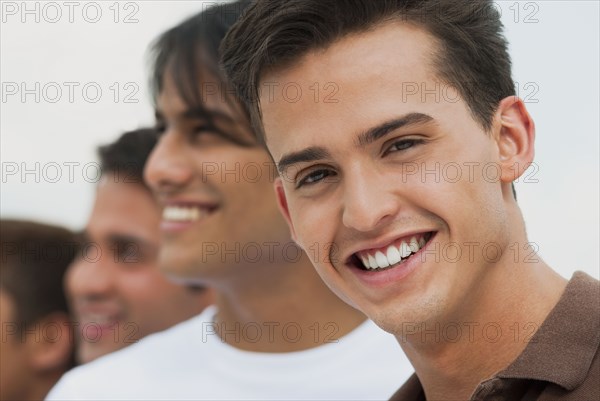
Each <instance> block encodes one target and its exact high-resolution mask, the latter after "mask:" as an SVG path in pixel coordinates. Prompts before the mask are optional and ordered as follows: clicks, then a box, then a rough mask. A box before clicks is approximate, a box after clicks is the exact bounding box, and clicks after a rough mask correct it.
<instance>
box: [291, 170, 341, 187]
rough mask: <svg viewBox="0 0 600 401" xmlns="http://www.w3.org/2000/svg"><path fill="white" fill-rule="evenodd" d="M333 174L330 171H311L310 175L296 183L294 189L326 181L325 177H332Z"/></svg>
mask: <svg viewBox="0 0 600 401" xmlns="http://www.w3.org/2000/svg"><path fill="white" fill-rule="evenodd" d="M334 175H335V173H334V172H333V171H331V170H326V169H320V170H315V171H312V172H311V173H309V174H307V175H306V176H304V177H303V178H302V179H301V180H300V181H298V183H297V184H296V188H300V187H302V186H304V185H312V184H316V183H318V182H319V181H322V180H324V179H326V178H327V177H332V176H334Z"/></svg>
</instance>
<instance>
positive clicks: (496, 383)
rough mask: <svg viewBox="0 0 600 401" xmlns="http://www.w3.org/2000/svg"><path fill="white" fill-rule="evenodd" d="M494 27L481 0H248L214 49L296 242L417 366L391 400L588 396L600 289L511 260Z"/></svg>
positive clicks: (525, 129) (515, 106)
mask: <svg viewBox="0 0 600 401" xmlns="http://www.w3.org/2000/svg"><path fill="white" fill-rule="evenodd" d="M502 29H503V27H502V23H501V22H500V18H499V15H498V12H497V10H496V9H495V8H494V6H493V3H492V2H491V1H485V0H457V1H434V0H419V1H414V0H395V1H394V0H378V1H372V0H336V1H322V0H287V1H281V0H278V1H272V0H258V1H256V3H255V4H254V5H253V6H252V7H251V8H250V9H249V10H248V11H247V12H246V13H245V15H244V16H243V18H241V20H239V21H238V23H236V24H235V25H234V27H233V28H232V29H231V30H230V32H229V33H228V36H227V37H226V39H225V41H224V42H223V44H222V49H223V66H224V68H225V70H226V73H227V74H228V76H229V77H230V79H231V81H232V82H233V84H234V86H235V88H236V90H237V93H238V95H239V96H240V98H241V99H242V100H243V101H244V102H245V105H246V107H247V109H248V113H249V115H250V117H251V119H252V121H253V124H254V126H255V132H257V133H258V134H259V135H260V136H261V137H262V138H261V139H262V140H263V141H264V142H265V144H266V146H267V147H268V149H269V151H270V153H271V156H272V157H273V159H274V161H275V162H276V164H277V167H278V170H279V173H280V178H279V179H278V180H276V182H275V189H276V193H277V197H278V201H279V204H280V208H281V210H282V212H283V214H284V216H285V217H286V219H287V221H288V224H289V226H290V229H291V232H292V235H293V237H294V240H295V241H296V242H297V243H298V244H299V245H300V246H301V247H303V248H305V249H306V248H309V247H312V248H310V249H314V247H315V244H319V245H320V246H321V247H322V248H323V251H324V252H325V253H324V255H326V257H320V258H318V257H312V258H311V259H312V262H313V264H314V265H315V267H316V269H317V271H318V272H319V274H320V276H321V277H322V278H323V279H324V280H325V281H326V282H327V284H328V286H329V287H330V288H331V289H333V291H334V292H335V293H336V294H337V295H338V296H339V297H341V298H342V299H344V300H345V301H346V302H348V303H349V304H350V305H352V306H354V307H356V308H357V309H359V310H361V311H363V312H364V313H365V314H366V315H368V316H369V317H370V318H372V319H373V320H374V321H375V322H376V323H377V324H378V325H379V326H380V327H382V328H383V329H385V330H386V331H389V332H390V333H393V334H394V335H395V336H396V337H397V338H398V340H399V342H400V345H401V346H402V348H403V350H404V351H405V353H406V354H407V355H408V357H409V359H410V361H411V363H412V364H413V366H414V368H415V371H416V373H415V375H414V376H413V377H412V378H411V379H409V381H408V382H407V383H406V384H405V385H404V386H403V387H402V388H401V389H400V390H399V391H398V393H397V394H396V395H395V396H394V398H393V399H395V400H409V401H410V400H425V399H427V400H430V401H431V400H467V399H471V400H511V401H512V400H578V401H579V400H596V399H599V398H600V383H599V378H600V372H599V365H598V343H599V335H600V321H599V313H600V311H599V306H598V304H599V301H600V287H599V283H598V281H597V280H594V279H592V278H590V277H589V276H587V275H585V274H583V273H577V274H575V275H574V276H573V278H572V279H571V281H570V282H568V283H567V280H565V279H564V278H562V277H561V276H559V275H558V274H557V273H556V272H554V271H553V270H552V269H551V268H550V267H549V266H548V265H547V264H546V263H544V261H542V260H541V259H540V258H539V257H538V256H537V255H535V254H533V257H526V255H524V253H523V251H527V252H525V253H526V254H527V256H531V254H532V252H531V251H530V243H529V242H528V238H527V234H526V231H525V223H524V220H523V216H522V214H521V211H520V208H519V206H518V204H517V202H516V198H515V193H514V188H513V187H512V183H513V181H514V180H515V179H517V178H518V177H520V176H521V175H522V174H523V173H524V171H525V170H526V169H527V167H528V166H529V165H530V164H531V162H532V161H533V156H534V138H535V127H534V123H533V120H532V118H531V117H530V115H529V113H528V112H527V109H526V107H525V104H524V103H523V101H522V100H521V99H519V98H518V97H516V96H515V84H514V82H513V80H512V78H511V62H510V57H509V55H508V51H507V43H506V40H505V38H504V36H503V34H502ZM440 171H441V172H442V174H440ZM519 251H520V252H519ZM320 254H321V255H323V253H320ZM374 358H376V356H374Z"/></svg>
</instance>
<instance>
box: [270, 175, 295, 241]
mask: <svg viewBox="0 0 600 401" xmlns="http://www.w3.org/2000/svg"><path fill="white" fill-rule="evenodd" d="M273 185H274V187H275V195H276V196H277V205H278V206H279V211H280V212H281V214H282V215H283V217H284V218H285V221H286V222H287V224H288V226H289V228H290V233H291V234H292V239H293V240H294V242H296V243H298V241H297V240H296V231H295V230H294V223H292V219H291V218H290V210H289V208H288V203H287V199H286V197H285V190H284V189H283V181H282V180H281V178H280V177H277V178H275V181H274V182H273Z"/></svg>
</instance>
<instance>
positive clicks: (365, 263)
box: [360, 256, 371, 268]
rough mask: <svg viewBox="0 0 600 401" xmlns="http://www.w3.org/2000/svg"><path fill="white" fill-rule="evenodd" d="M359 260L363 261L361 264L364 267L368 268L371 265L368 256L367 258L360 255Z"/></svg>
mask: <svg viewBox="0 0 600 401" xmlns="http://www.w3.org/2000/svg"><path fill="white" fill-rule="evenodd" d="M360 260H362V263H363V266H364V267H367V268H368V267H371V266H370V265H369V258H367V257H366V256H361V257H360Z"/></svg>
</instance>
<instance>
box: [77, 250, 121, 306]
mask: <svg viewBox="0 0 600 401" xmlns="http://www.w3.org/2000/svg"><path fill="white" fill-rule="evenodd" d="M107 253H108V255H104V254H107ZM110 257H111V256H110V252H108V250H102V252H100V250H99V249H95V250H91V249H89V247H88V248H86V249H83V250H82V253H81V255H80V256H79V257H78V259H77V260H76V261H75V262H73V264H72V265H71V266H70V267H69V270H68V272H67V282H66V289H67V292H69V295H70V297H73V298H85V299H88V300H96V299H102V298H106V297H108V296H109V294H110V293H111V291H112V289H113V279H112V274H111V270H110V269H111V266H110V265H109V263H107V260H106V258H110Z"/></svg>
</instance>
